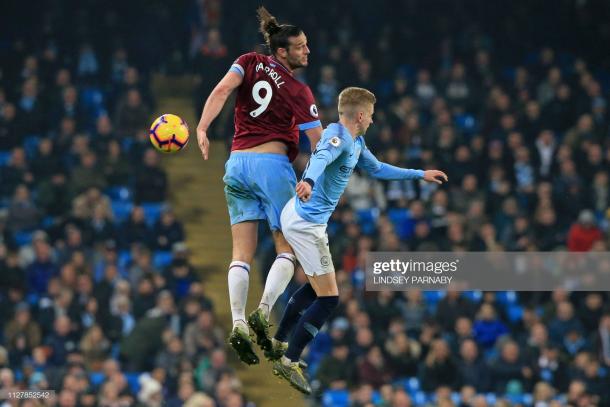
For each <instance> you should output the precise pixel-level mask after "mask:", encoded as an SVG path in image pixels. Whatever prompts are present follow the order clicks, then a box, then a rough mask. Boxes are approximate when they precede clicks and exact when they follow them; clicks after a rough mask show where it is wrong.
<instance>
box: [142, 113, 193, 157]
mask: <svg viewBox="0 0 610 407" xmlns="http://www.w3.org/2000/svg"><path fill="white" fill-rule="evenodd" d="M188 141H189V128H188V126H187V125H186V122H185V121H184V120H182V119H181V118H180V117H178V116H176V115H175V114H164V115H161V116H159V117H157V120H155V121H154V122H153V124H152V126H151V127H150V142H151V143H152V145H153V146H154V147H155V148H156V149H157V150H159V151H161V152H163V153H175V152H176V151H180V150H182V148H184V146H186V143H188Z"/></svg>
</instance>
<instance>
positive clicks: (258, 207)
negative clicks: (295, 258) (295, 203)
mask: <svg viewBox="0 0 610 407" xmlns="http://www.w3.org/2000/svg"><path fill="white" fill-rule="evenodd" d="M223 181H224V183H225V197H226V198H227V206H228V208H229V217H230V219H231V225H235V224H236V223H241V222H245V221H249V220H264V219H267V222H268V223H269V227H270V228H271V230H280V229H281V227H280V216H281V214H282V209H284V205H286V202H288V201H289V200H290V199H291V198H292V197H293V196H294V195H295V190H294V189H295V186H296V183H297V179H296V175H295V174H294V170H293V169H292V165H291V164H290V161H288V157H287V156H285V155H281V154H270V153H242V152H233V153H231V156H230V157H229V160H227V162H226V164H225V176H224V178H223Z"/></svg>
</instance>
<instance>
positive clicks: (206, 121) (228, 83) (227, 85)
mask: <svg viewBox="0 0 610 407" xmlns="http://www.w3.org/2000/svg"><path fill="white" fill-rule="evenodd" d="M242 80H243V77H242V76H241V75H240V74H238V73H235V72H231V71H230V72H227V74H226V75H225V76H224V78H222V79H221V80H220V82H218V85H216V87H215V88H214V90H212V93H210V96H208V99H207V100H206V101H205V105H204V106H203V112H201V119H200V120H199V124H198V125H197V143H198V144H199V149H201V155H202V156H203V159H204V160H207V159H208V152H209V149H210V142H209V140H208V128H209V127H210V124H211V123H212V121H213V120H214V119H215V118H216V117H217V116H218V115H219V114H220V111H221V110H222V108H223V107H224V105H225V103H226V101H227V99H228V98H229V95H231V92H233V90H234V89H235V88H237V87H238V86H239V85H241V82H242Z"/></svg>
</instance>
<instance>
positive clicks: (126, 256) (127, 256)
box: [118, 250, 131, 268]
mask: <svg viewBox="0 0 610 407" xmlns="http://www.w3.org/2000/svg"><path fill="white" fill-rule="evenodd" d="M118 262H119V266H120V267H123V268H126V267H127V266H129V263H131V252H130V251H129V250H121V251H120V252H119V257H118Z"/></svg>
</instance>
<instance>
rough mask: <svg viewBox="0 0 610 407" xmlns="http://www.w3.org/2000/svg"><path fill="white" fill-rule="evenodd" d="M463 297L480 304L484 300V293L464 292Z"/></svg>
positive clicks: (475, 291) (476, 291)
mask: <svg viewBox="0 0 610 407" xmlns="http://www.w3.org/2000/svg"><path fill="white" fill-rule="evenodd" d="M462 296H464V298H467V299H469V300H470V301H472V302H474V303H477V304H478V303H479V302H481V300H482V299H483V292H482V291H481V290H471V291H464V292H462Z"/></svg>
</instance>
